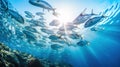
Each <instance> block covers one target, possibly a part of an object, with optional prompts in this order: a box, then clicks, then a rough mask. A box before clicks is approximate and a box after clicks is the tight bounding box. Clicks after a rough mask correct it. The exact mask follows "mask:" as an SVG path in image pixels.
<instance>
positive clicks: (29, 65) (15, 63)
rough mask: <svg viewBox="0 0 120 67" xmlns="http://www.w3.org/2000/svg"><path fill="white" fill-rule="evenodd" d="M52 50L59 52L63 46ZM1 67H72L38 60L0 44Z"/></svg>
mask: <svg viewBox="0 0 120 67" xmlns="http://www.w3.org/2000/svg"><path fill="white" fill-rule="evenodd" d="M51 48H52V49H54V50H58V49H60V48H63V46H61V45H58V44H53V45H51ZM0 67H72V66H71V65H70V64H67V63H65V62H64V63H63V62H59V63H52V62H50V61H48V60H42V59H37V58H35V57H33V56H32V55H30V54H26V53H24V52H19V51H17V50H12V49H10V48H9V47H7V46H6V45H4V44H2V43H0Z"/></svg>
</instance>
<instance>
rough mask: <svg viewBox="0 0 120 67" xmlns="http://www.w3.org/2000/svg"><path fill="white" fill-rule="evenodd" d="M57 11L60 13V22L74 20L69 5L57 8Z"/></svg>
mask: <svg viewBox="0 0 120 67" xmlns="http://www.w3.org/2000/svg"><path fill="white" fill-rule="evenodd" d="M56 12H57V13H58V14H59V15H58V17H57V19H58V20H59V21H60V23H68V22H71V21H72V19H73V18H72V10H71V9H70V8H68V7H66V8H65V7H63V8H61V9H57V10H56Z"/></svg>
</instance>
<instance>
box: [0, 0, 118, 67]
mask: <svg viewBox="0 0 120 67" xmlns="http://www.w3.org/2000/svg"><path fill="white" fill-rule="evenodd" d="M6 1H7V0H6ZM46 1H47V2H48V3H50V4H51V5H52V6H54V7H56V9H62V10H65V9H66V8H68V7H69V11H70V13H71V14H73V15H71V16H72V17H70V19H71V20H70V21H72V20H74V19H75V17H77V16H78V15H79V14H80V13H81V12H82V10H84V8H87V9H88V10H87V11H86V13H89V14H90V13H91V9H93V11H94V13H95V14H99V13H100V14H99V15H104V16H106V18H104V19H103V20H102V21H100V22H99V23H97V24H96V25H94V26H93V27H97V28H98V30H97V31H92V30H91V27H89V28H82V29H80V28H81V27H82V26H83V24H82V25H78V26H77V27H78V28H76V29H77V34H81V35H83V36H84V39H85V40H87V41H88V42H89V46H86V45H85V46H82V47H81V46H78V45H76V43H77V42H78V40H75V39H70V38H68V40H66V41H59V42H55V41H51V40H50V37H49V36H51V35H53V34H54V33H53V32H56V28H54V27H51V26H49V23H50V22H51V21H52V20H53V19H54V18H51V17H53V15H52V12H51V11H50V12H48V11H47V10H45V11H43V9H42V8H39V7H35V6H33V5H31V4H29V2H28V1H27V0H20V1H16V0H9V1H7V2H8V5H9V6H8V7H9V9H10V10H13V11H14V12H12V11H10V10H7V11H6V10H3V9H4V8H5V7H4V8H3V7H2V6H0V42H3V43H5V44H6V45H8V46H9V47H11V48H12V49H16V50H19V51H22V52H26V53H29V54H32V55H34V56H35V57H37V58H39V59H47V60H49V61H52V62H53V63H54V62H67V63H70V64H72V65H73V67H120V52H119V51H120V44H119V41H120V40H119V39H120V38H119V37H120V30H119V29H120V4H119V3H120V1H118V0H115V1H112V0H104V1H101V0H98V1H95V0H85V1H82V0H71V2H69V0H59V1H57V0H55V1H51V0H46ZM63 5H64V6H63ZM60 6H62V7H60ZM66 6H68V7H66ZM64 8H65V9H64ZM25 11H26V12H27V13H28V14H29V15H30V16H26V14H25ZM28 11H29V12H28ZM65 11H66V10H65ZM65 11H63V12H61V13H64V12H65ZM10 12H11V13H10ZM36 12H41V13H43V14H45V16H38V15H36ZM18 13H19V15H21V16H22V17H23V18H24V23H21V22H20V21H21V20H20V21H19V20H16V19H17V18H20V17H16V15H17V14H18ZM12 14H13V15H12ZM14 14H15V15H14ZM31 14H32V15H31ZM14 16H15V17H14ZM62 17H63V16H62ZM101 28H102V29H101ZM46 29H47V30H46ZM103 29H104V30H103ZM58 38H59V37H58ZM58 38H57V37H55V38H54V36H51V39H55V40H56V39H58ZM69 39H70V40H69ZM54 44H55V45H56V44H60V45H58V46H54ZM51 45H53V46H51Z"/></svg>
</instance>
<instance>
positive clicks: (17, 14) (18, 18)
mask: <svg viewBox="0 0 120 67" xmlns="http://www.w3.org/2000/svg"><path fill="white" fill-rule="evenodd" d="M8 13H9V14H10V16H11V17H12V18H14V19H15V20H16V21H18V22H20V23H22V24H23V23H24V19H23V17H22V16H21V15H20V14H19V13H17V12H16V11H13V10H11V9H9V10H8Z"/></svg>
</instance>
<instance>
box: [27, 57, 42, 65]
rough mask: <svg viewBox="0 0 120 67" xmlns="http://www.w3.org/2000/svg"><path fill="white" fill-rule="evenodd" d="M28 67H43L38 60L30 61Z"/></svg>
mask: <svg viewBox="0 0 120 67" xmlns="http://www.w3.org/2000/svg"><path fill="white" fill-rule="evenodd" d="M28 67H44V66H43V64H42V63H41V62H40V61H39V60H38V59H32V60H31V61H29V62H28Z"/></svg>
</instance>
